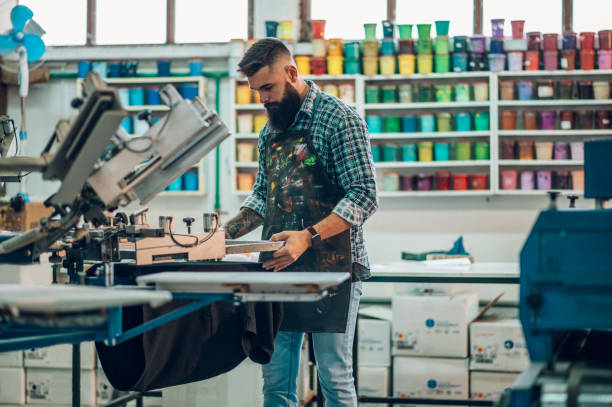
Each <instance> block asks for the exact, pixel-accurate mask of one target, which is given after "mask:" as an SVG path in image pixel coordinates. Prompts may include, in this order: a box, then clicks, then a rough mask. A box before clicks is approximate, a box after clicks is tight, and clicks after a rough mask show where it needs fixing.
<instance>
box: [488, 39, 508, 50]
mask: <svg viewBox="0 0 612 407" xmlns="http://www.w3.org/2000/svg"><path fill="white" fill-rule="evenodd" d="M489 47H490V48H489V53H491V54H503V53H504V40H503V38H491V42H490V43H489Z"/></svg>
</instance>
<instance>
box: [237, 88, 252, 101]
mask: <svg viewBox="0 0 612 407" xmlns="http://www.w3.org/2000/svg"><path fill="white" fill-rule="evenodd" d="M250 103H251V88H250V87H249V85H236V104H237V105H248V104H250Z"/></svg>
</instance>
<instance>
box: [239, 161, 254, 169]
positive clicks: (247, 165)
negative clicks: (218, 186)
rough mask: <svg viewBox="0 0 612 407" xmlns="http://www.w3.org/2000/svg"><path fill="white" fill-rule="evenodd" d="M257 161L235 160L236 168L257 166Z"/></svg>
mask: <svg viewBox="0 0 612 407" xmlns="http://www.w3.org/2000/svg"><path fill="white" fill-rule="evenodd" d="M258 165H259V163H258V162H257V161H248V162H247V161H243V162H241V161H236V164H235V166H236V168H258Z"/></svg>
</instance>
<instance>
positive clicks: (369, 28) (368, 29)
mask: <svg viewBox="0 0 612 407" xmlns="http://www.w3.org/2000/svg"><path fill="white" fill-rule="evenodd" d="M363 29H364V31H365V40H366V41H375V40H376V23H373V24H364V25H363Z"/></svg>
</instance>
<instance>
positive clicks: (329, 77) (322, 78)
mask: <svg viewBox="0 0 612 407" xmlns="http://www.w3.org/2000/svg"><path fill="white" fill-rule="evenodd" d="M359 76H360V75H351V74H342V75H304V76H302V78H304V79H309V80H311V81H342V80H344V81H348V80H350V81H354V80H355V79H357V77H359Z"/></svg>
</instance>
